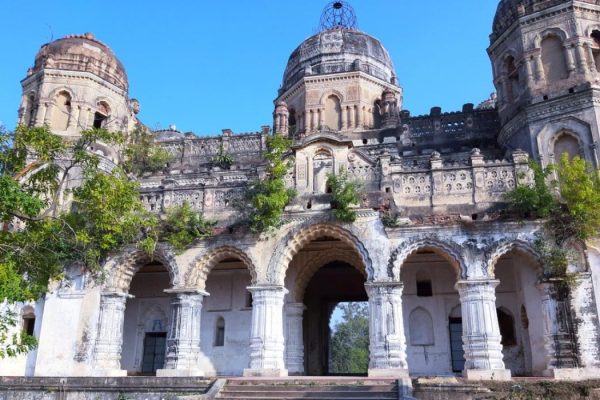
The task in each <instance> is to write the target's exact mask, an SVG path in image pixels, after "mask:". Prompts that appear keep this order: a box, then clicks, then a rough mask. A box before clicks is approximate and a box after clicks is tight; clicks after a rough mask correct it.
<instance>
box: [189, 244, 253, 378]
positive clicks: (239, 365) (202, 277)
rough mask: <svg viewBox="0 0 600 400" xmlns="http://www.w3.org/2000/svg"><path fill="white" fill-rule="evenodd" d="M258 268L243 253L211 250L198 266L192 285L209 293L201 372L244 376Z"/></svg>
mask: <svg viewBox="0 0 600 400" xmlns="http://www.w3.org/2000/svg"><path fill="white" fill-rule="evenodd" d="M255 279H256V275H255V273H254V266H253V263H252V261H251V260H250V258H249V257H248V256H247V255H246V254H245V253H244V252H243V251H241V250H239V249H237V248H234V247H231V246H222V247H218V248H216V249H213V250H210V251H209V252H208V253H207V254H206V255H204V256H203V257H202V258H201V259H200V260H199V261H198V262H197V263H196V264H195V266H194V268H193V270H192V273H191V275H190V279H189V285H190V286H191V287H194V288H197V289H199V290H201V291H203V292H205V294H206V296H205V298H204V300H203V304H202V313H201V324H200V325H201V327H202V329H201V338H200V350H201V351H200V355H199V364H198V365H199V369H200V370H201V371H203V372H204V374H205V375H207V376H218V375H227V376H231V375H234V376H235V375H241V374H242V372H243V370H244V368H247V367H248V364H249V352H248V346H249V343H250V331H251V322H252V295H251V293H250V292H249V291H248V289H247V288H248V287H249V286H251V285H252V283H253V282H254V281H255Z"/></svg>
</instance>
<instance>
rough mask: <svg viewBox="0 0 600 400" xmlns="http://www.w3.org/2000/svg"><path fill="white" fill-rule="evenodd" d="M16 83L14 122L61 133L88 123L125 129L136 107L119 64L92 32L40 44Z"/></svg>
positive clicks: (73, 133)
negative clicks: (18, 89) (18, 98)
mask: <svg viewBox="0 0 600 400" xmlns="http://www.w3.org/2000/svg"><path fill="white" fill-rule="evenodd" d="M21 84H22V86H23V97H22V101H21V107H20V109H19V122H20V123H21V124H25V125H43V124H45V125H48V126H49V127H50V128H52V130H53V131H54V132H55V133H57V134H60V135H64V136H76V135H77V134H78V133H79V132H81V131H82V130H84V129H89V128H92V127H95V128H107V129H110V130H115V131H117V130H118V131H123V132H127V131H129V130H130V129H131V127H132V126H133V125H134V123H135V120H136V119H135V114H136V112H137V111H139V103H137V101H132V102H131V103H130V101H129V98H128V92H127V91H128V86H129V84H128V81H127V74H126V72H125V68H124V67H123V64H121V62H120V61H119V59H118V58H117V57H116V56H115V54H114V53H113V52H112V50H111V49H110V48H109V47H108V46H107V45H106V44H104V43H102V42H101V41H99V40H98V39H96V38H95V37H94V35H92V34H91V33H86V34H83V35H69V36H65V37H63V38H61V39H58V40H55V41H53V42H50V43H47V44H45V45H43V46H42V47H41V48H40V50H39V51H38V53H37V55H36V57H35V62H34V65H33V67H32V68H30V69H29V70H28V71H27V77H26V78H25V79H23V81H22V82H21Z"/></svg>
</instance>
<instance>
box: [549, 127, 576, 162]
mask: <svg viewBox="0 0 600 400" xmlns="http://www.w3.org/2000/svg"><path fill="white" fill-rule="evenodd" d="M564 153H567V154H568V155H569V160H572V159H573V157H575V156H581V151H580V146H579V140H577V137H575V136H574V135H572V134H570V133H567V132H563V133H561V134H559V136H558V137H557V138H556V140H555V141H554V161H555V162H559V161H560V159H561V158H562V156H563V154H564Z"/></svg>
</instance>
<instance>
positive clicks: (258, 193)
mask: <svg viewBox="0 0 600 400" xmlns="http://www.w3.org/2000/svg"><path fill="white" fill-rule="evenodd" d="M290 145H291V141H290V140H288V139H285V138H284V137H282V136H280V135H273V136H269V137H268V138H267V153H266V154H265V158H266V159H267V168H266V171H265V172H266V173H265V177H264V178H263V179H259V180H256V181H255V182H253V183H252V184H251V185H250V186H249V187H248V190H247V192H246V196H245V199H246V202H245V203H244V204H242V208H243V210H242V211H244V212H246V213H247V214H248V220H249V224H250V230H251V231H252V232H254V233H262V232H267V231H269V230H272V229H273V228H276V227H278V226H281V224H282V223H283V219H282V218H283V212H284V210H285V206H287V205H288V204H290V202H291V201H292V200H293V198H294V196H295V195H296V192H295V191H294V189H290V188H287V187H286V185H285V176H286V174H287V173H288V171H289V169H290V168H291V165H292V164H291V162H290V161H288V160H285V159H284V156H285V154H286V153H287V152H288V150H289V148H290Z"/></svg>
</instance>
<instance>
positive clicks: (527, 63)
mask: <svg viewBox="0 0 600 400" xmlns="http://www.w3.org/2000/svg"><path fill="white" fill-rule="evenodd" d="M532 62H533V58H530V57H526V58H525V73H526V74H527V83H529V82H531V81H532V80H533V67H532V65H531V63H532Z"/></svg>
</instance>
